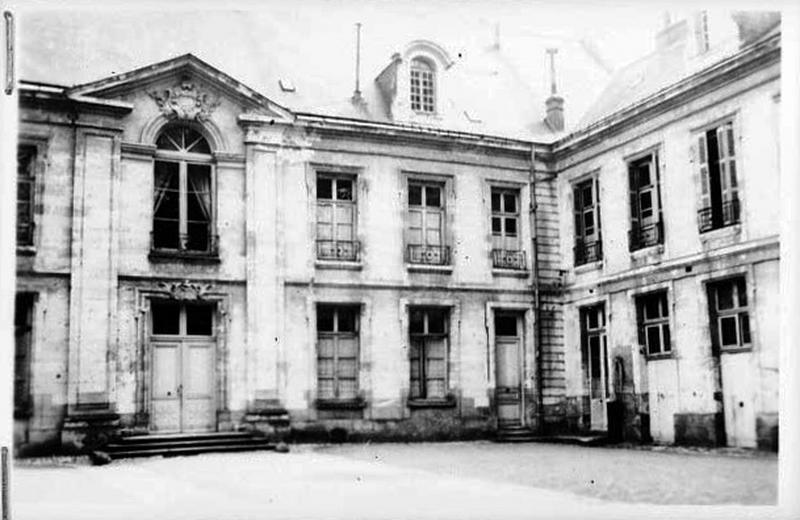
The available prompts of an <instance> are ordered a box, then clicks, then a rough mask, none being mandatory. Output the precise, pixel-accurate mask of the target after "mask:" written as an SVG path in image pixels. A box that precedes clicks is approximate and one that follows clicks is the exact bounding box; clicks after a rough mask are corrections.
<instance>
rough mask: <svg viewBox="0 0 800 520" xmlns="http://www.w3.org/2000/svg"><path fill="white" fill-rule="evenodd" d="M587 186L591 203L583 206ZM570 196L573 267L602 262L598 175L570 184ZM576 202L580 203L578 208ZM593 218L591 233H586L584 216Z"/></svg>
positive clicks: (587, 176)
mask: <svg viewBox="0 0 800 520" xmlns="http://www.w3.org/2000/svg"><path fill="white" fill-rule="evenodd" d="M587 185H590V187H591V189H592V203H591V204H590V205H587V204H585V201H584V194H585V189H586V187H587ZM570 194H571V196H572V199H571V200H572V216H573V232H574V234H575V247H574V248H573V260H574V265H575V267H578V266H581V265H586V264H593V263H597V262H600V261H602V260H603V234H602V227H601V213H600V175H599V172H595V173H592V174H589V175H586V176H583V177H580V178H578V179H576V180H574V181H572V183H571V184H570ZM578 202H580V207H579V204H578ZM588 214H591V215H592V218H593V232H592V233H589V234H587V233H586V215H588Z"/></svg>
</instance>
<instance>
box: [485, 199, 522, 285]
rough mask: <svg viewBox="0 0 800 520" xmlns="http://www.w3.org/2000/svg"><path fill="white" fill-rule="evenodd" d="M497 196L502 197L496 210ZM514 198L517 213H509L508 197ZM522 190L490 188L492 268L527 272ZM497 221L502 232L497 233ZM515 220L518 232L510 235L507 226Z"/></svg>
mask: <svg viewBox="0 0 800 520" xmlns="http://www.w3.org/2000/svg"><path fill="white" fill-rule="evenodd" d="M495 195H498V196H499V197H500V199H499V200H500V208H499V210H495V206H494V198H495ZM508 195H511V196H512V197H514V205H515V207H514V209H515V211H513V212H509V211H507V207H506V202H507V200H506V196H508ZM521 202H522V190H521V189H520V187H518V186H503V185H494V184H493V185H490V186H489V233H490V236H491V241H492V243H491V246H492V251H491V255H492V267H493V268H495V269H512V270H517V271H525V270H526V269H527V268H528V266H527V261H526V255H525V250H524V248H523V247H522V209H521V207H520V205H521ZM495 219H499V222H500V231H499V232H496V231H495V225H494V224H495ZM510 219H513V220H514V221H515V222H516V224H515V227H516V231H515V233H514V234H513V235H510V234H508V232H507V231H508V230H507V227H506V226H507V224H508V221H509V220H510ZM509 246H511V247H509Z"/></svg>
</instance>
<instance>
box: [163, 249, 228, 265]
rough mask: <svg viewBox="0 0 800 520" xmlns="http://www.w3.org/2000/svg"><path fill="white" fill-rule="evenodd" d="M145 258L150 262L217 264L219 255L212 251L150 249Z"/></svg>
mask: <svg viewBox="0 0 800 520" xmlns="http://www.w3.org/2000/svg"><path fill="white" fill-rule="evenodd" d="M147 258H149V259H150V261H151V262H187V263H195V264H218V263H220V258H219V255H217V254H212V253H187V252H178V251H159V250H152V251H150V254H149V255H147Z"/></svg>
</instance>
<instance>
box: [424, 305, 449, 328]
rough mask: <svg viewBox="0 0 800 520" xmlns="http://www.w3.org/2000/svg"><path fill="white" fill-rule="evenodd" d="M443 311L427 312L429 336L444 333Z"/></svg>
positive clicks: (444, 318)
mask: <svg viewBox="0 0 800 520" xmlns="http://www.w3.org/2000/svg"><path fill="white" fill-rule="evenodd" d="M445 312H446V311H444V310H439V309H433V310H430V311H428V332H429V333H431V334H442V333H444V332H445V330H446V329H445V326H446V325H445V320H446V315H445Z"/></svg>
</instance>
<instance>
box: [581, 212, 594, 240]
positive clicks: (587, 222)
mask: <svg viewBox="0 0 800 520" xmlns="http://www.w3.org/2000/svg"><path fill="white" fill-rule="evenodd" d="M583 233H584V236H589V235H593V234H594V212H593V211H587V212H586V213H584V214H583Z"/></svg>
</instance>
